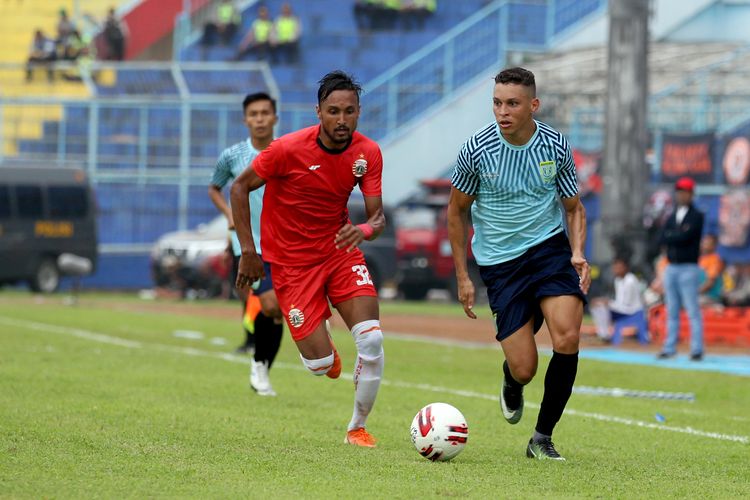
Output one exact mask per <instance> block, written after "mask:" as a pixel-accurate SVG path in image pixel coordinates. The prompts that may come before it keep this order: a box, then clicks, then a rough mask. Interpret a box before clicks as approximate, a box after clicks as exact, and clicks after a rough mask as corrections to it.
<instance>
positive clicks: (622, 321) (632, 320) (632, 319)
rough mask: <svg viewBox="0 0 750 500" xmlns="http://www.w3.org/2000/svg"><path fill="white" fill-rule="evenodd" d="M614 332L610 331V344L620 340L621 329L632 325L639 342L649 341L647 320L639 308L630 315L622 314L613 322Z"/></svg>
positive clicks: (646, 342)
mask: <svg viewBox="0 0 750 500" xmlns="http://www.w3.org/2000/svg"><path fill="white" fill-rule="evenodd" d="M613 324H614V332H613V333H612V344H613V345H617V344H619V343H620V342H622V330H623V329H624V328H628V327H632V328H635V330H636V338H637V339H638V342H640V343H641V344H648V343H649V335H648V322H647V321H646V313H645V312H644V311H643V310H641V311H638V312H636V313H633V314H631V315H630V316H624V317H622V318H619V319H617V320H615V321H614V322H613Z"/></svg>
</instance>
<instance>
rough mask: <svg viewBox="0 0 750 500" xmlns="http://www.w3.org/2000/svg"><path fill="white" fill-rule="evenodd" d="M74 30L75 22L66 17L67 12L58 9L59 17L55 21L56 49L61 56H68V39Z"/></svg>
mask: <svg viewBox="0 0 750 500" xmlns="http://www.w3.org/2000/svg"><path fill="white" fill-rule="evenodd" d="M75 30H76V26H75V24H73V21H71V20H70V19H69V18H68V12H67V11H66V10H65V9H60V19H59V20H58V21H57V40H56V43H57V51H58V53H59V54H60V56H61V57H63V58H65V57H67V56H68V49H69V46H70V43H69V39H70V37H71V36H72V35H73V32H74V31H75Z"/></svg>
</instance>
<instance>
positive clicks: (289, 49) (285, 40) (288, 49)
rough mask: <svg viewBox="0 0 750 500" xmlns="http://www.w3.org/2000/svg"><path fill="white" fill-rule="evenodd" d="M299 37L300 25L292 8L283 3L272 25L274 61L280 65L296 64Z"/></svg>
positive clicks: (300, 32)
mask: <svg viewBox="0 0 750 500" xmlns="http://www.w3.org/2000/svg"><path fill="white" fill-rule="evenodd" d="M301 35H302V24H301V23H300V21H299V18H298V17H297V16H295V15H294V13H293V12H292V7H291V6H290V5H289V4H288V3H285V4H284V5H282V6H281V15H280V16H279V17H277V18H276V22H275V23H274V40H273V42H274V46H273V51H274V60H275V61H278V62H280V63H284V62H287V63H289V64H296V63H297V60H298V59H299V39H300V36H301Z"/></svg>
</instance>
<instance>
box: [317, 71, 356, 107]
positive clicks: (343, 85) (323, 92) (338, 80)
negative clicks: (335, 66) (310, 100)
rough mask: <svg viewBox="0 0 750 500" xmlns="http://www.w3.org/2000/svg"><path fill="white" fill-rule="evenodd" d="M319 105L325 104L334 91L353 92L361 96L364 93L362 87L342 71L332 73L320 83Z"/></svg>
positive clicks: (352, 77)
mask: <svg viewBox="0 0 750 500" xmlns="http://www.w3.org/2000/svg"><path fill="white" fill-rule="evenodd" d="M318 83H319V84H320V87H318V104H320V103H321V102H323V101H324V100H325V99H326V98H327V97H328V96H329V95H331V93H332V92H333V91H334V90H351V91H353V92H355V93H356V94H357V100H358V101H359V95H360V94H361V93H362V86H361V85H360V84H359V83H358V82H357V81H356V80H355V79H354V76H352V75H349V74H347V73H344V72H343V71H341V70H336V71H331V72H330V73H328V74H327V75H326V76H324V77H323V78H321V79H320V81H319V82H318Z"/></svg>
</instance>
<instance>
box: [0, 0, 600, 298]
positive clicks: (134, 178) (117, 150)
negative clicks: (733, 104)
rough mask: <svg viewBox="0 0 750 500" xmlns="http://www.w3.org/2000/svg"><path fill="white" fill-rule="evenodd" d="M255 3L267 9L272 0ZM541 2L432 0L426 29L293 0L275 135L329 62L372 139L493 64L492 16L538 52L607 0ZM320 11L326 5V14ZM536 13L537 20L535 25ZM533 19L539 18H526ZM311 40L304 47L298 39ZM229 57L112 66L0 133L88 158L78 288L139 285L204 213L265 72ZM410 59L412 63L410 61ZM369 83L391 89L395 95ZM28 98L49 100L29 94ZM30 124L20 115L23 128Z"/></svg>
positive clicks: (61, 155) (35, 155)
mask: <svg viewBox="0 0 750 500" xmlns="http://www.w3.org/2000/svg"><path fill="white" fill-rule="evenodd" d="M264 3H265V4H266V5H267V6H268V7H269V8H270V10H271V13H272V16H275V15H276V14H277V13H278V12H279V10H280V6H281V3H282V1H281V0H270V1H266V2H264ZM6 4H7V3H6ZM548 4H549V3H548V2H543V1H536V0H518V1H517V2H486V1H485V0H466V1H462V2H453V1H439V2H438V11H437V12H436V14H435V15H434V16H431V17H430V18H429V19H428V20H427V21H426V23H425V28H424V30H423V31H419V32H402V31H400V30H391V31H387V32H374V31H373V32H358V31H357V29H356V23H355V22H354V18H353V15H352V5H353V0H318V1H315V2H293V6H294V9H295V13H296V14H297V15H298V16H299V17H300V19H301V21H302V25H303V40H302V50H301V60H300V62H299V64H297V65H294V66H291V65H285V66H284V65H280V66H276V67H272V73H273V78H272V80H273V81H274V82H277V83H278V86H279V92H277V93H278V94H280V96H281V103H282V110H283V111H282V120H281V122H282V125H281V131H282V132H286V131H288V130H291V129H294V128H299V127H302V126H305V125H308V124H310V123H314V121H315V115H314V110H313V105H314V101H315V88H316V81H317V80H318V79H319V78H320V77H321V76H322V74H323V73H324V72H326V71H328V70H330V69H333V68H336V67H340V68H344V69H346V70H347V71H351V72H353V73H354V74H355V75H357V76H358V78H359V79H360V80H361V81H363V82H364V83H365V84H366V86H367V87H369V88H368V90H369V92H370V94H369V95H368V98H367V99H368V101H367V103H368V104H367V106H368V108H367V113H366V114H365V117H364V120H363V123H362V129H363V130H364V131H365V132H366V133H368V134H370V135H372V136H374V137H376V138H382V137H383V136H385V135H386V134H387V133H389V131H393V130H394V127H399V126H401V125H403V124H404V123H405V122H406V121H407V119H414V118H415V117H417V116H418V115H419V114H420V113H423V112H424V111H425V110H427V109H429V107H430V106H432V105H434V104H435V102H437V101H438V100H439V99H435V98H434V97H433V94H430V92H428V90H430V89H433V90H435V91H437V92H439V95H440V96H441V98H442V97H445V96H447V95H449V94H450V93H451V92H452V91H453V90H454V89H457V88H460V86H461V85H463V83H465V82H467V81H469V80H470V79H471V78H473V77H474V76H475V75H476V74H477V72H479V71H481V70H484V69H486V67H487V66H488V65H494V64H496V61H497V60H499V59H498V58H499V57H501V53H500V52H497V50H503V48H504V47H505V46H501V45H498V33H497V32H498V29H497V23H498V21H499V20H502V19H506V18H508V17H512V18H513V19H514V22H512V23H509V24H508V30H507V33H504V34H503V36H501V37H500V39H501V40H504V43H506V42H511V43H512V44H514V45H513V46H515V47H516V48H517V49H518V50H524V51H525V50H532V51H538V50H543V49H544V48H545V44H546V43H548V42H549V40H550V39H551V37H552V36H553V35H558V36H559V35H560V34H561V33H564V32H565V30H568V29H570V28H571V26H574V25H575V23H576V21H577V20H579V19H581V18H582V17H584V16H586V15H588V14H590V13H591V12H594V11H596V10H597V9H601V8H602V5H604V4H605V2H603V1H602V0H587V1H582V2H572V1H568V0H560V1H557V2H554V5H555V11H554V12H553V11H552V10H548ZM55 12H56V11H51V12H50V14H52V15H53V16H54V14H55ZM331 12H336V13H337V15H336V16H331V15H330V13H331ZM254 14H255V5H254V4H251V5H250V6H249V7H248V8H247V9H245V11H244V12H243V16H242V19H243V27H244V28H243V29H247V27H248V26H249V23H250V22H251V21H252V19H253V17H254ZM493 16H494V17H493ZM541 17H544V18H545V20H546V22H541V23H540V22H539V19H540V18H541ZM550 20H551V21H552V24H549V21H550ZM476 23H482V24H481V29H476V28H477V26H478V25H477V24H476ZM542 25H549V27H548V28H544V29H539V28H538V27H537V26H542ZM196 27H197V26H196ZM243 29H240V30H239V32H238V35H237V37H238V38H239V37H240V36H241V35H242V34H243ZM470 35H471V36H470ZM306 37H308V38H307V40H306ZM310 39H314V43H307V42H308V41H309V40H310ZM448 43H452V44H453V45H451V51H453V53H452V58H451V60H450V64H449V65H446V60H447V59H446V57H447V54H448V52H444V51H441V50H442V49H441V48H442V47H447V46H448V45H447V44H448ZM483 45H493V46H494V47H495V52H493V53H492V54H490V53H487V54H486V55H485V53H478V54H474V59H475V60H479V62H480V65H469V64H466V62H465V61H466V59H468V57H467V56H468V55H469V54H470V53H471V52H476V51H472V47H477V46H483ZM435 48H438V49H439V50H438V51H435V50H433V49H435ZM426 49H429V50H426ZM230 56H231V49H227V48H225V47H221V46H214V47H211V48H209V49H207V50H204V49H203V48H201V47H200V46H199V44H198V42H197V40H196V41H195V42H194V43H193V44H191V45H189V46H188V47H186V48H184V49H183V51H182V54H181V59H183V60H185V61H187V62H185V63H181V65H180V66H168V67H165V66H164V65H161V66H160V65H140V64H138V63H126V64H125V65H120V66H117V74H116V77H111V78H106V79H99V80H97V85H96V87H95V89H94V92H95V94H97V97H96V99H94V100H88V101H82V102H73V101H70V100H68V101H65V104H64V109H63V108H59V109H60V111H58V114H56V115H44V116H43V117H42V118H40V119H39V123H40V124H41V126H40V131H39V132H37V133H36V134H35V135H24V134H20V133H18V131H17V130H13V131H9V132H8V133H4V134H3V137H4V144H12V145H13V148H6V149H5V152H6V153H5V155H6V157H7V158H13V157H21V158H28V159H47V160H49V159H53V160H56V161H63V162H73V163H79V164H85V165H87V166H88V168H89V172H90V173H91V178H92V179H93V181H94V183H95V188H96V192H97V197H98V200H99V209H100V222H99V229H100V241H101V242H102V249H103V251H104V254H103V255H102V260H101V265H100V272H99V273H98V274H97V276H95V277H93V278H89V279H87V280H86V284H87V285H88V286H123V287H125V286H128V287H129V286H134V284H135V283H136V282H138V285H136V286H148V285H149V281H150V280H149V277H148V272H147V261H148V256H147V251H148V247H149V246H150V244H151V243H152V242H153V241H154V240H155V239H156V238H157V237H158V236H159V235H160V234H162V233H164V232H165V231H170V230H174V229H185V228H188V227H192V226H194V225H196V224H198V223H200V222H205V221H207V220H208V219H209V218H210V217H211V216H213V215H214V210H213V208H212V207H211V206H210V202H209V201H208V199H207V197H206V196H205V182H206V179H207V172H208V169H209V168H210V167H211V166H212V164H213V162H214V161H215V159H216V156H217V155H218V153H219V152H220V151H221V149H223V148H224V147H226V146H227V145H228V144H230V143H232V142H234V141H236V140H238V139H240V138H242V137H244V136H245V133H246V132H245V130H244V128H243V127H242V125H241V123H238V122H239V120H238V119H237V110H236V109H235V108H236V107H237V106H236V102H235V101H237V100H238V99H239V96H241V95H242V94H244V93H246V92H247V91H249V90H251V89H252V90H258V89H269V87H268V78H266V77H265V76H260V73H262V72H259V71H249V70H248V69H247V67H242V66H230V65H227V64H226V63H225V61H226V59H228V58H229V57H230ZM190 61H194V63H195V64H194V65H191V64H192V63H191V62H190ZM104 68H108V66H105V67H104ZM417 68H420V69H421V70H422V71H420V72H417V71H415V69H417ZM233 71H235V72H234V73H233ZM448 72H450V74H451V79H450V85H448V86H446V85H445V81H444V80H443V77H444V76H445V75H446V74H447V73H448ZM367 82H371V83H370V84H368V83H367ZM377 85H382V86H383V87H382V88H384V89H389V88H395V89H396V91H395V95H396V101H393V100H392V98H393V95H392V94H389V93H388V91H381V90H380V89H379V88H378V87H377ZM394 85H395V87H394ZM55 87H56V88H57V84H56V85H55ZM81 88H82V87H81V86H80V85H79V86H77V87H76V89H78V90H80V89H81ZM274 91H275V90H274ZM54 92H56V90H52V91H49V92H47V95H48V96H49V95H50V94H53V93H54ZM41 93H43V91H40V94H41ZM389 99H391V101H389ZM56 102H60V101H56ZM394 104H396V105H397V107H398V108H400V109H403V110H404V115H403V116H402V115H397V116H393V115H392V109H393V105H394ZM55 105H58V104H55ZM389 105H390V107H389ZM22 107H23V109H24V113H28V112H29V110H30V109H33V108H34V106H32V105H29V104H24V105H23V106H22ZM38 107H40V108H45V109H46V108H51V107H53V106H49V105H47V104H45V103H40V104H38ZM5 109H6V110H7V109H8V106H6V107H5ZM45 112H48V111H45ZM392 118H394V119H392ZM28 121H29V120H27V119H24V120H22V122H23V123H24V126H27V125H26V124H27V123H28ZM4 123H5V122H4ZM4 126H5V125H4ZM134 259H135V260H134ZM125 260H128V262H130V263H131V264H132V263H133V262H135V261H138V262H140V264H139V265H138V266H136V267H137V268H139V269H143V270H144V271H143V273H142V274H140V275H138V274H137V273H135V274H134V273H133V272H132V269H133V267H130V266H128V267H126V266H124V265H119V264H117V262H124V261H125Z"/></svg>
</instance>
